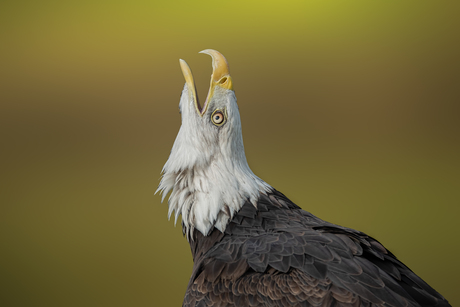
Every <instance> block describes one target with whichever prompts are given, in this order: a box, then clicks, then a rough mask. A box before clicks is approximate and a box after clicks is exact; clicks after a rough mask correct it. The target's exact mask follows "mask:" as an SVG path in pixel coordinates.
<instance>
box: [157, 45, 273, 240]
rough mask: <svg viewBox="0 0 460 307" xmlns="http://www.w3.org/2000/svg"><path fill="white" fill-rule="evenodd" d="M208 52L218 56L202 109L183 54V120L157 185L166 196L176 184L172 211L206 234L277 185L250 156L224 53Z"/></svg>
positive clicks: (188, 226) (221, 227) (189, 231)
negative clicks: (217, 119)
mask: <svg viewBox="0 0 460 307" xmlns="http://www.w3.org/2000/svg"><path fill="white" fill-rule="evenodd" d="M203 53H207V54H209V55H211V56H212V57H213V68H214V69H213V76H212V77H213V78H212V80H211V88H210V91H209V94H208V98H207V99H206V103H205V105H204V107H203V109H202V110H199V109H200V107H199V104H198V102H197V99H196V90H195V85H194V84H193V77H192V76H191V71H190V69H189V68H188V65H187V64H186V63H185V61H182V60H181V66H182V70H183V73H184V76H185V79H186V81H187V82H186V84H185V86H184V90H183V91H182V96H181V99H180V103H179V109H180V111H181V114H182V125H181V127H180V130H179V133H178V135H177V137H176V141H175V142H174V145H173V148H172V150H171V154H170V156H169V159H168V161H167V162H166V164H165V166H164V167H163V176H162V179H161V182H160V185H159V187H158V190H157V192H158V191H161V193H162V194H163V198H162V201H163V199H164V198H165V197H166V195H167V194H168V193H169V191H171V190H172V193H171V196H170V198H169V213H168V216H169V217H170V216H171V214H172V212H173V211H175V220H176V221H177V218H178V217H179V215H182V223H183V225H184V228H185V230H186V232H187V237H188V238H189V237H190V235H191V234H192V233H193V229H195V228H196V229H197V230H199V231H200V232H201V233H202V234H203V235H207V234H208V233H209V231H210V230H211V229H212V227H215V228H217V229H219V230H220V231H222V232H223V231H224V230H225V227H226V226H227V224H228V222H229V220H230V219H231V218H232V217H233V215H234V213H235V212H237V211H238V210H239V209H241V207H242V206H243V204H244V203H245V202H246V201H250V202H251V203H252V204H253V205H254V206H256V202H257V199H258V198H259V195H260V193H264V194H265V193H266V192H268V191H270V190H271V189H272V188H271V187H270V186H269V185H268V184H267V183H265V182H264V181H263V180H261V179H260V178H258V177H257V176H256V175H254V173H253V172H252V171H251V169H250V168H249V166H248V163H247V161H246V156H245V153H244V145H243V136H242V132H241V120H240V115H239V111H238V105H237V103H236V97H235V93H234V91H233V90H232V84H231V82H232V81H231V77H230V75H229V74H228V64H227V62H226V60H225V58H224V57H223V55H221V54H220V53H218V52H217V51H214V50H205V52H203ZM219 60H220V61H219ZM184 64H185V65H184ZM223 65H225V66H226V67H222V66H223ZM222 70H223V72H222ZM224 78H225V79H224ZM213 80H214V81H213ZM222 80H224V81H226V83H225V84H223V81H222ZM215 110H220V111H222V113H223V114H224V115H225V122H224V123H223V124H222V125H221V126H217V125H215V124H214V123H213V121H212V120H211V116H212V114H213V113H214V111H215Z"/></svg>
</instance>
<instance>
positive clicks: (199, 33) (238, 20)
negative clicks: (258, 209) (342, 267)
mask: <svg viewBox="0 0 460 307" xmlns="http://www.w3.org/2000/svg"><path fill="white" fill-rule="evenodd" d="M459 13H460V2H458V1H444V0H437V1H420V0H405V1H396V0H387V1H377V0H376V1H368V0H366V1H364V0H354V1H332V0H330V1H319V0H316V1H315V0H303V1H284V2H283V4H281V2H280V1H247V0H246V1H238V0H234V1H222V2H221V1H140V0H133V1H104V0H93V1H67V2H64V1H52V0H44V1H11V0H5V1H2V2H1V4H0V140H1V149H0V153H1V159H0V174H1V175H0V180H1V183H0V184H1V194H0V206H1V207H0V242H1V243H0V246H1V248H0V305H1V306H47V307H51V306H69V307H71V306H179V305H180V304H181V302H182V298H183V294H184V292H185V288H186V286H187V283H188V279H189V276H190V273H191V269H192V259H191V255H190V250H189V246H188V243H187V241H186V239H185V238H184V237H183V236H182V231H181V227H180V225H177V226H176V227H175V226H174V222H173V221H168V219H167V203H166V202H164V203H163V204H161V203H160V196H158V195H154V192H155V190H156V188H157V186H158V183H159V179H160V172H161V169H162V167H163V165H164V163H165V162H166V160H167V158H168V155H169V151H170V149H171V147H172V144H173V142H174V139H175V136H176V134H177V131H178V129H179V127H180V114H179V113H178V103H179V97H180V94H181V91H182V87H183V84H184V79H183V77H182V74H181V71H180V67H179V61H178V60H179V58H182V59H184V60H186V61H187V62H188V64H189V65H190V67H191V68H192V71H193V72H194V75H195V80H196V83H197V87H198V94H199V96H200V97H201V100H202V101H204V98H205V96H206V93H207V90H208V86H209V78H210V74H211V59H210V58H209V57H208V56H207V55H202V54H198V51H200V50H203V49H207V48H212V49H216V50H218V51H220V52H222V53H223V54H224V55H225V56H226V58H227V59H228V61H229V64H230V69H231V74H232V77H233V81H234V89H235V92H236V95H237V98H238V103H239V107H240V112H241V118H242V123H243V136H244V141H245V147H246V155H247V158H248V161H249V164H250V166H251V168H252V169H253V171H254V172H255V173H256V174H257V175H258V176H259V177H261V178H263V179H264V180H265V181H267V182H268V183H269V184H271V185H272V186H274V187H276V189H278V190H279V191H281V192H283V193H284V194H286V195H287V196H288V197H290V198H291V199H292V200H293V201H294V202H296V203H297V204H299V205H300V206H301V207H302V208H304V209H305V210H308V211H310V212H312V213H313V214H315V215H317V216H319V217H321V218H323V219H325V220H328V221H331V222H334V223H337V224H340V225H344V226H348V227H352V228H356V229H359V230H361V231H363V232H365V233H367V234H369V235H371V236H373V237H375V238H377V239H378V240H379V241H380V242H382V243H383V244H384V245H385V246H386V247H387V248H388V249H390V250H391V251H392V252H393V253H395V254H396V255H397V256H398V258H399V259H400V260H402V261H403V262H404V263H405V264H406V265H407V266H409V267H410V268H411V269H412V270H414V271H415V272H416V273H417V274H418V275H420V276H421V277H422V278H423V279H424V280H425V281H426V282H428V283H429V284H430V285H431V286H433V287H434V288H435V289H436V290H438V291H439V292H440V293H442V294H443V295H444V296H445V297H446V298H447V299H448V300H449V301H450V302H451V304H452V305H453V306H455V305H460V299H459V297H458V293H457V292H458V276H459V274H460V267H459V261H458V258H459V252H460V247H459V243H460V242H459V236H458V235H459V231H458V215H459V205H460V177H459V174H460V159H459V157H460V121H459V115H460V106H459V102H460V94H459V84H460V83H459V81H460V77H459V71H460V61H459V55H460V36H459V29H460V19H459V18H458V16H459Z"/></svg>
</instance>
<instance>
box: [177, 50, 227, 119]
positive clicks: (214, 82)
mask: <svg viewBox="0 0 460 307" xmlns="http://www.w3.org/2000/svg"><path fill="white" fill-rule="evenodd" d="M200 53H205V54H208V55H210V56H211V58H212V75H211V85H210V86H209V91H208V96H207V97H206V101H205V102H204V106H203V108H201V106H200V102H199V100H198V95H197V93H196V86H195V81H194V80H193V75H192V71H191V69H190V67H189V66H188V64H187V63H186V62H185V61H184V60H182V59H180V60H179V63H180V67H181V69H182V74H183V75H184V78H185V83H186V84H187V87H188V90H189V92H190V93H191V95H192V99H193V102H194V104H195V109H196V111H197V112H198V114H199V115H200V116H203V114H204V113H206V110H207V108H208V105H209V101H211V98H212V96H213V95H214V89H215V87H216V86H220V87H222V88H224V89H228V90H233V82H232V77H231V76H230V71H229V68H228V62H227V60H226V59H225V57H224V56H223V55H222V53H220V52H218V51H216V50H212V49H206V50H203V51H200Z"/></svg>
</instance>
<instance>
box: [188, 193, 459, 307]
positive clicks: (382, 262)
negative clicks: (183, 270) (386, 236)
mask: <svg viewBox="0 0 460 307" xmlns="http://www.w3.org/2000/svg"><path fill="white" fill-rule="evenodd" d="M190 246H191V250H192V254H193V257H194V267H193V272H192V277H191V279H190V282H189V285H188V287H187V291H186V294H185V299H184V304H183V306H184V307H192V306H222V307H223V306H240V307H246V306H260V307H262V306H264V307H271V306H393V307H409V306H450V305H449V304H448V302H447V301H446V300H445V299H444V298H443V297H442V296H441V295H440V294H439V293H437V292H436V291H435V290H434V289H432V288H431V287H430V286H429V285H427V284H426V283H425V282H424V281H423V280H422V279H421V278H420V277H418V276H417V275H415V274H414V273H413V272H412V271H411V270H410V269H409V268H407V267H406V266H405V265H404V264H402V263H401V262H400V261H399V260H398V259H396V257H395V256H394V255H393V254H392V253H391V252H389V251H388V250H387V249H385V248H384V247H383V246H382V245H381V244H380V243H379V242H377V241H376V240H375V239H373V238H371V237H369V236H367V235H365V234H364V233H362V232H359V231H356V230H353V229H350V228H345V227H342V226H338V225H334V224H331V223H328V222H326V221H323V220H321V219H319V218H317V217H315V216H314V215H312V214H311V213H309V212H306V211H304V210H302V209H300V208H299V207H298V206H297V205H295V204H294V203H292V202H291V201H290V200H289V199H287V198H286V197H285V196H284V195H283V194H281V193H279V192H278V191H276V190H273V191H272V192H271V193H268V194H267V195H264V194H261V195H260V198H259V200H258V202H257V208H256V207H254V206H253V205H252V204H251V203H250V202H249V201H248V202H246V203H245V204H244V206H243V207H242V208H241V210H240V211H239V212H238V213H236V215H235V216H234V217H233V218H232V220H231V221H230V223H229V224H228V226H227V227H226V229H225V231H224V232H221V231H219V230H217V229H213V230H212V231H211V232H210V235H209V236H203V235H202V234H201V233H200V232H198V231H195V232H194V234H193V240H191V241H190Z"/></svg>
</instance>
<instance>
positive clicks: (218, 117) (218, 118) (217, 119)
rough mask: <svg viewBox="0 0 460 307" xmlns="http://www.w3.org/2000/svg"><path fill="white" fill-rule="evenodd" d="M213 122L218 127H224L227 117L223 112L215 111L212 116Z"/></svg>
mask: <svg viewBox="0 0 460 307" xmlns="http://www.w3.org/2000/svg"><path fill="white" fill-rule="evenodd" d="M211 121H212V123H213V124H214V125H216V126H222V125H223V124H224V123H225V115H224V113H223V112H222V111H221V110H215V111H214V112H213V113H212V115H211Z"/></svg>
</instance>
